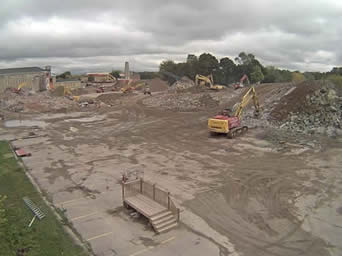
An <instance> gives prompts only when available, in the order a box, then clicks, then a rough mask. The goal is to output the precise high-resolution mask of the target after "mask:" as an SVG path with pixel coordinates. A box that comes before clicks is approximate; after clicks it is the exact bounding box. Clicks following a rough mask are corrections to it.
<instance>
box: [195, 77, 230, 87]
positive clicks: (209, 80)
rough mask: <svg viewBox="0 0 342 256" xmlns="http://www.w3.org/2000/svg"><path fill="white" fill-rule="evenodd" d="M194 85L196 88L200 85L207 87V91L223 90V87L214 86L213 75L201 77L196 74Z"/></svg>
mask: <svg viewBox="0 0 342 256" xmlns="http://www.w3.org/2000/svg"><path fill="white" fill-rule="evenodd" d="M195 84H196V85H197V86H200V85H202V86H203V85H204V86H209V89H211V90H222V89H224V86H222V85H214V78H213V75H209V76H203V75H198V74H197V75H196V77H195Z"/></svg>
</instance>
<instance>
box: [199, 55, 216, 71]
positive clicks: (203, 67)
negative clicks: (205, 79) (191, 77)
mask: <svg viewBox="0 0 342 256" xmlns="http://www.w3.org/2000/svg"><path fill="white" fill-rule="evenodd" d="M218 68H219V62H218V60H217V59H216V57H215V56H213V55H211V54H210V53H202V54H201V55H200V56H199V58H198V73H199V74H201V75H204V76H207V75H210V74H212V73H213V71H214V70H217V69H218Z"/></svg>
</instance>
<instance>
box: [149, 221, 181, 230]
mask: <svg viewBox="0 0 342 256" xmlns="http://www.w3.org/2000/svg"><path fill="white" fill-rule="evenodd" d="M172 223H176V219H175V218H172V219H170V220H166V221H163V222H161V223H159V224H158V225H153V226H154V227H155V228H156V229H157V230H160V229H162V228H164V227H166V226H169V225H171V224H172Z"/></svg>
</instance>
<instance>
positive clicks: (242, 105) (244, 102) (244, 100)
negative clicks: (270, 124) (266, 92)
mask: <svg viewBox="0 0 342 256" xmlns="http://www.w3.org/2000/svg"><path fill="white" fill-rule="evenodd" d="M251 99H253V102H254V107H255V115H256V116H257V115H259V111H260V105H259V100H258V97H257V95H256V91H255V88H254V86H252V87H251V88H250V89H249V90H248V91H247V92H246V94H245V95H244V96H243V97H242V100H241V102H240V104H239V105H238V107H237V109H236V111H235V114H234V116H236V117H238V118H239V119H241V115H242V112H243V110H244V108H245V107H246V106H247V104H248V103H249V101H250V100H251Z"/></svg>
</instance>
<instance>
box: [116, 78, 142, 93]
mask: <svg viewBox="0 0 342 256" xmlns="http://www.w3.org/2000/svg"><path fill="white" fill-rule="evenodd" d="M143 86H146V83H145V82H140V83H138V84H136V85H133V84H132V80H130V81H129V82H128V85H127V86H125V87H122V88H121V92H122V93H128V92H132V91H134V90H137V89H139V88H140V87H143Z"/></svg>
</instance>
